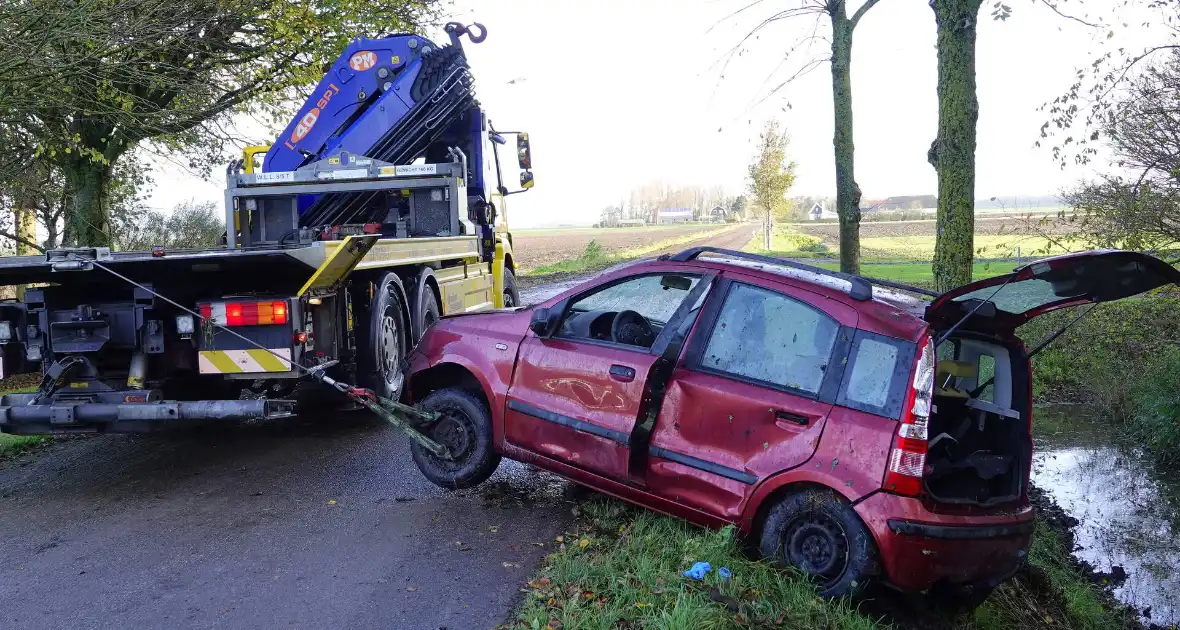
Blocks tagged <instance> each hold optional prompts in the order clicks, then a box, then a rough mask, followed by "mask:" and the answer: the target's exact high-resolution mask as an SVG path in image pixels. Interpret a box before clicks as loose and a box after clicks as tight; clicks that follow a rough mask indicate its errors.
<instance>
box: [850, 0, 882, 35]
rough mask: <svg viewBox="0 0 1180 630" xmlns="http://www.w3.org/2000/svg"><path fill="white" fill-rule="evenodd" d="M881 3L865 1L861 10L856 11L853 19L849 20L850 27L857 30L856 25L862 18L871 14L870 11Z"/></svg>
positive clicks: (875, 0) (870, 0)
mask: <svg viewBox="0 0 1180 630" xmlns="http://www.w3.org/2000/svg"><path fill="white" fill-rule="evenodd" d="M880 1H881V0H865V3H864V4H862V5H860V8H859V9H857V10H856V13H853V14H852V19H850V20H848V22H849V25H850V26H851V27H852V28H853V29H855V28H856V23H857V22H859V21H860V19H861V18H862V17H864V15H865V13H868V12H869V9H871V8H873V6H875V5H876V4H877V3H878V2H880Z"/></svg>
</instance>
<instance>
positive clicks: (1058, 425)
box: [1033, 409, 1180, 626]
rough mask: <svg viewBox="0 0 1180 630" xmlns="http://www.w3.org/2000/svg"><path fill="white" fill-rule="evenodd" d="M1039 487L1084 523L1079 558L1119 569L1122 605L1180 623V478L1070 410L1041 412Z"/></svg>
mask: <svg viewBox="0 0 1180 630" xmlns="http://www.w3.org/2000/svg"><path fill="white" fill-rule="evenodd" d="M1034 425H1036V427H1035V431H1034V433H1036V436H1035V438H1036V447H1037V452H1036V454H1035V455H1034V458H1033V483H1035V484H1036V485H1037V486H1038V487H1039V488H1041V489H1042V490H1044V491H1046V492H1047V493H1049V495H1050V496H1052V497H1053V499H1054V500H1055V501H1056V502H1057V504H1058V505H1059V506H1061V508H1062V509H1064V510H1065V511H1066V513H1068V514H1069V515H1070V516H1073V517H1074V518H1076V519H1078V521H1080V523H1079V525H1078V527H1077V529H1076V530H1075V535H1076V537H1077V543H1078V545H1079V546H1080V547H1081V548H1080V549H1079V550H1077V552H1076V553H1077V556H1078V557H1079V558H1081V559H1083V560H1085V561H1087V562H1089V563H1090V564H1092V565H1094V567H1095V568H1096V569H1098V570H1099V571H1103V572H1110V571H1112V570H1113V571H1114V572H1115V573H1116V574H1118V573H1119V570H1118V569H1115V567H1121V568H1122V569H1123V570H1125V571H1126V574H1127V576H1126V581H1124V582H1122V583H1121V584H1119V585H1118V586H1116V587H1115V589H1114V594H1115V596H1116V597H1118V598H1119V600H1120V601H1123V602H1126V603H1128V604H1131V605H1132V606H1135V607H1136V608H1138V609H1140V610H1143V609H1148V610H1149V614H1150V617H1149V618H1148V619H1145V621H1151V622H1154V623H1157V624H1161V625H1165V626H1167V625H1172V624H1180V476H1178V475H1177V474H1176V472H1175V471H1160V470H1158V469H1156V468H1154V467H1152V465H1151V463H1150V462H1149V461H1148V460H1146V459H1145V458H1144V457H1143V455H1142V454H1140V453H1136V452H1132V451H1130V450H1128V449H1124V448H1120V447H1118V446H1116V445H1115V444H1114V440H1113V438H1112V437H1111V429H1110V427H1109V425H1108V424H1107V423H1106V422H1104V421H1102V420H1093V419H1082V418H1081V417H1080V414H1078V413H1077V412H1071V411H1069V410H1062V409H1055V410H1038V415H1037V416H1036V419H1035V421H1034Z"/></svg>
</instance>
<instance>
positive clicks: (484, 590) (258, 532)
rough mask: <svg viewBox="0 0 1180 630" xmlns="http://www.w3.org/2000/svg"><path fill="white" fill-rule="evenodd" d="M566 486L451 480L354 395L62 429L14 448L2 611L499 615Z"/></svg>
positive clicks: (349, 622) (300, 619) (298, 623)
mask: <svg viewBox="0 0 1180 630" xmlns="http://www.w3.org/2000/svg"><path fill="white" fill-rule="evenodd" d="M563 488H564V482H562V481H560V480H557V479H556V478H554V477H552V476H549V475H547V474H544V473H540V472H536V471H533V470H530V469H526V468H525V467H524V466H522V465H520V464H516V463H515V462H507V461H506V462H504V463H502V464H501V466H500V470H499V471H497V473H496V476H495V477H493V479H492V480H491V481H489V482H488V483H487V484H484V485H483V486H481V487H480V488H477V489H474V490H471V491H465V492H460V493H448V492H446V491H443V490H441V489H438V488H436V487H434V486H433V485H431V484H430V483H429V482H427V481H426V480H425V479H424V478H423V477H422V475H421V474H420V473H419V472H418V471H417V469H416V468H415V467H414V465H413V463H412V462H411V460H410V456H409V445H408V440H407V439H406V438H405V437H404V436H402V435H401V434H400V433H399V432H397V431H395V430H393V429H390V428H387V427H386V426H384V425H381V424H379V423H378V421H376V420H372V419H370V418H368V417H366V416H363V415H361V414H357V413H344V414H337V415H336V416H335V417H324V418H318V419H317V420H316V421H315V422H309V421H303V422H300V421H288V422H283V423H273V424H269V425H255V426H228V427H225V426H223V427H207V428H204V429H203V430H184V431H171V432H168V433H163V434H152V435H133V436H117V435H112V436H97V437H91V438H85V439H76V440H66V441H63V442H61V443H58V444H56V445H54V446H53V447H51V448H50V449H49V450H48V452H45V453H40V454H32V455H26V456H23V457H22V458H20V459H17V460H10V461H7V462H3V463H0V548H2V549H3V563H2V564H0V627H3V628H6V629H16V628H51V627H57V628H62V627H86V628H106V627H111V628H115V627H117V628H132V627H154V628H158V627H165V626H173V627H218V628H247V627H248V628H259V627H304V628H406V629H419V628H422V629H432V630H434V629H438V628H450V629H452V630H453V629H467V628H489V627H492V626H494V625H496V624H498V623H501V622H502V621H504V619H505V617H506V616H507V615H508V613H509V611H510V609H511V606H512V604H513V603H514V601H515V599H516V597H517V595H518V594H519V589H520V588H521V587H522V586H523V585H524V583H525V582H526V581H527V580H528V579H529V578H528V576H529V575H530V574H531V573H532V571H533V570H534V568H535V566H536V564H537V563H538V562H539V561H540V559H541V558H542V557H543V555H544V554H545V553H547V549H548V547H549V542H550V541H552V540H553V538H554V536H555V535H557V534H558V533H560V531H561V530H562V528H563V527H564V526H565V525H567V524H568V523H569V521H570V520H571V515H570V509H569V508H570V506H569V505H568V504H565V503H564V502H563V501H562V500H561V495H562V491H563ZM333 502H334V503H333ZM534 543H543V544H544V546H543V547H541V546H537V545H536V544H534Z"/></svg>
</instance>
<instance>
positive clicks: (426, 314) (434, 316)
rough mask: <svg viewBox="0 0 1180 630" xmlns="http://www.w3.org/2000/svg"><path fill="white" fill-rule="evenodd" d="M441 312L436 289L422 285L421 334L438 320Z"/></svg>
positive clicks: (419, 311) (419, 320)
mask: <svg viewBox="0 0 1180 630" xmlns="http://www.w3.org/2000/svg"><path fill="white" fill-rule="evenodd" d="M440 312H441V311H440V309H439V307H438V298H437V297H435V296H434V290H433V289H431V288H430V287H429V286H425V287H422V299H421V300H419V301H418V330H419V332H420V333H421V334H426V329H427V328H430V327H431V326H432V325H433V324H434V322H437V321H438V318H439V317H440ZM421 334H420V335H419V338H421Z"/></svg>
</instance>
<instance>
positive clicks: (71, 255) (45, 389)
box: [35, 239, 452, 460]
mask: <svg viewBox="0 0 1180 630" xmlns="http://www.w3.org/2000/svg"><path fill="white" fill-rule="evenodd" d="M375 240H376V239H372V240H371V241H370V244H369V246H370V247H371V246H372V245H371V243H372V242H375ZM93 252H94V250H93V249H80V250H72V249H64V250H55V251H51V252H47V254H48V256H49V257H50V258H51V259H53V260H54V261H55V263H54V267H55V269H60V270H62V271H67V270H70V271H73V270H85V269H92V268H97V269H100V270H102V271H105V272H107V273H109V274H111V275H112V276H114V277H116V278H118V279H119V280H121V281H123V282H125V283H127V284H129V285H131V286H133V287H135V288H137V289H140V290H142V291H146V292H147V293H150V294H151V295H153V296H155V297H157V298H159V299H161V300H163V301H165V302H168V303H169V304H171V305H172V306H175V307H176V308H178V309H181V310H182V311H184V312H186V313H188V314H190V315H192V316H193V317H195V318H197V321H199V322H201V326H202V328H203V329H204V328H206V327H211V328H216V329H218V330H220V331H222V332H225V333H228V334H230V335H233V336H234V337H237V338H238V339H240V340H241V341H243V342H245V343H247V344H249V345H251V346H254V347H256V348H257V349H259V350H262V351H265V352H267V353H269V354H275V353H274V352H273V351H272V350H270V349H269V348H266V347H265V346H263V345H261V344H259V343H257V342H255V341H253V340H251V339H249V338H248V337H246V336H244V335H241V334H238V333H237V332H236V331H234V330H231V329H230V328H228V327H226V326H222V325H221V324H218V323H217V322H215V321H213V320H212V319H211V318H208V317H203V316H202V315H201V314H200V313H198V312H196V311H194V310H192V309H190V308H188V307H186V306H184V305H183V304H180V303H178V302H176V301H174V300H172V299H169V298H168V297H167V296H165V295H161V294H160V293H158V292H157V291H154V290H152V289H151V288H150V287H146V286H144V285H142V284H140V283H138V282H136V281H134V280H132V279H131V278H128V277H127V276H124V275H123V274H121V273H119V272H117V271H115V270H114V269H111V268H110V267H107V266H106V265H104V264H102V263H101V262H99V261H98V260H95V258H96V257H97V256H95V255H93ZM275 356H276V358H279V359H280V360H281V359H283V357H281V356H278V355H277V354H275ZM84 361H85V360H84V359H81V358H80V357H77V356H72V355H71V356H65V357H63V358H61V359H59V360H58V361H56V362H55V363H54V364H53V365H51V366H50V367H49V368H48V369H47V370H45V375H44V377H43V378H42V379H41V384H40V387H39V388H38V391H37V396H36V398H35V400H39V399H42V398H49V397H52V395H53V393H54V392H55V391H57V389H59V388H61V387H62V386H64V385H65V383H66V381H67V380H68V379H67V376H68V375H69V373H70V371H71V370H73V369H74V368H75V367H76V366H78V365H79V364H81V363H83V362H84ZM337 363H338V361H335V360H333V361H328V362H325V363H321V364H319V365H316V366H314V367H310V368H309V367H305V366H302V365H299V364H292V367H293V368H295V369H297V370H299V371H301V372H303V373H304V374H306V375H307V376H309V377H311V378H313V379H315V380H317V381H319V382H320V383H323V384H324V385H326V386H328V387H331V388H333V389H335V390H336V391H338V392H340V393H342V394H344V395H345V396H346V397H348V399H349V400H351V401H352V402H354V403H356V404H359V405H361V406H362V407H364V408H366V409H368V410H369V411H371V412H373V413H374V414H375V415H376V416H377V417H379V418H381V419H382V420H384V421H386V422H388V423H389V424H391V425H393V426H394V427H396V428H398V429H400V430H401V431H403V432H404V433H405V434H406V435H408V436H410V439H412V440H414V441H415V442H417V443H418V444H420V445H422V447H423V448H425V449H426V450H428V451H430V452H431V453H432V454H434V455H435V456H436V457H438V458H439V459H444V460H449V459H452V456H451V453H450V450H449V449H447V447H446V446H444V445H442V444H439V443H438V442H435V441H434V440H432V439H430V438H429V437H426V435H424V434H423V433H422V432H421V431H419V430H418V427H421V426H424V425H429V424H431V423H433V422H436V421H437V420H438V414H437V413H433V412H426V411H421V410H419V409H415V408H414V407H412V406H410V405H405V404H402V403H400V402H398V401H396V400H390V399H388V398H383V397H381V396H378V395H376V394H375V393H373V392H372V391H371V390H368V389H365V388H363V387H357V386H355V385H350V384H348V383H344V382H341V381H339V380H336V379H333V378H332V377H330V376H328V375H327V373H326V372H327V370H328V369H329V368H331V367H332V366H334V365H336V364H337ZM237 402H239V401H198V402H192V403H184V402H181V403H177V404H178V405H179V406H182V407H183V406H184V405H205V406H208V405H213V404H218V403H226V404H233V403H237ZM180 414H181V415H182V416H183V415H184V414H183V409H181V410H180Z"/></svg>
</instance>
